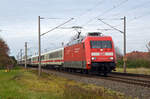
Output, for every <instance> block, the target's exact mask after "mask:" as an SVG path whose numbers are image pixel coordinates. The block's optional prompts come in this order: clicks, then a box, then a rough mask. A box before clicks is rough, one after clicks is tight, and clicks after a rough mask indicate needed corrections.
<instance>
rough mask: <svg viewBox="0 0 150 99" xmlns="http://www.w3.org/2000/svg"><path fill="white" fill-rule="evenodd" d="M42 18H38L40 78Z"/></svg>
mask: <svg viewBox="0 0 150 99" xmlns="http://www.w3.org/2000/svg"><path fill="white" fill-rule="evenodd" d="M40 19H41V18H40V16H38V33H39V35H38V40H39V57H38V61H39V72H38V74H39V76H40V75H41V27H40Z"/></svg>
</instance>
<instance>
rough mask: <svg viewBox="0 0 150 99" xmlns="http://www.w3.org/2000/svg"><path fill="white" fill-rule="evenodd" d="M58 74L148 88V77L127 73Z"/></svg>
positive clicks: (149, 78) (149, 86) (47, 70)
mask: <svg viewBox="0 0 150 99" xmlns="http://www.w3.org/2000/svg"><path fill="white" fill-rule="evenodd" d="M43 71H44V72H46V73H49V72H50V71H55V72H58V71H57V70H55V69H43ZM59 72H61V73H66V74H71V75H77V76H81V77H90V78H96V79H103V80H110V81H115V82H120V83H126V84H132V85H137V86H143V87H147V88H150V75H143V74H128V73H126V74H125V73H118V72H112V73H110V74H109V75H108V77H104V76H102V75H97V74H90V75H89V74H81V73H78V72H66V71H59Z"/></svg>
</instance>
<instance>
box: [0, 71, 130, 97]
mask: <svg viewBox="0 0 150 99" xmlns="http://www.w3.org/2000/svg"><path fill="white" fill-rule="evenodd" d="M37 74H38V73H37V72H36V71H31V70H24V69H20V68H16V69H15V70H12V71H10V72H5V71H0V99H133V98H129V97H125V96H124V95H123V94H121V93H117V92H115V91H112V90H108V89H105V88H103V87H100V86H95V85H92V84H84V83H78V82H75V81H72V80H68V79H66V78H63V77H58V76H56V75H53V74H46V73H42V76H41V77H38V76H37Z"/></svg>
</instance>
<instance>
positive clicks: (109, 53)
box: [105, 52, 113, 56]
mask: <svg viewBox="0 0 150 99" xmlns="http://www.w3.org/2000/svg"><path fill="white" fill-rule="evenodd" d="M105 55H106V56H113V52H105Z"/></svg>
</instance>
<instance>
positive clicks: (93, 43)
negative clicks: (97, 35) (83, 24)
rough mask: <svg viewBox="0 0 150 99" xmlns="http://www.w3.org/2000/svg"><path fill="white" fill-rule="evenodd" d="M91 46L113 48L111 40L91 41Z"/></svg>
mask: <svg viewBox="0 0 150 99" xmlns="http://www.w3.org/2000/svg"><path fill="white" fill-rule="evenodd" d="M90 45H91V48H112V42H111V41H90Z"/></svg>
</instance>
